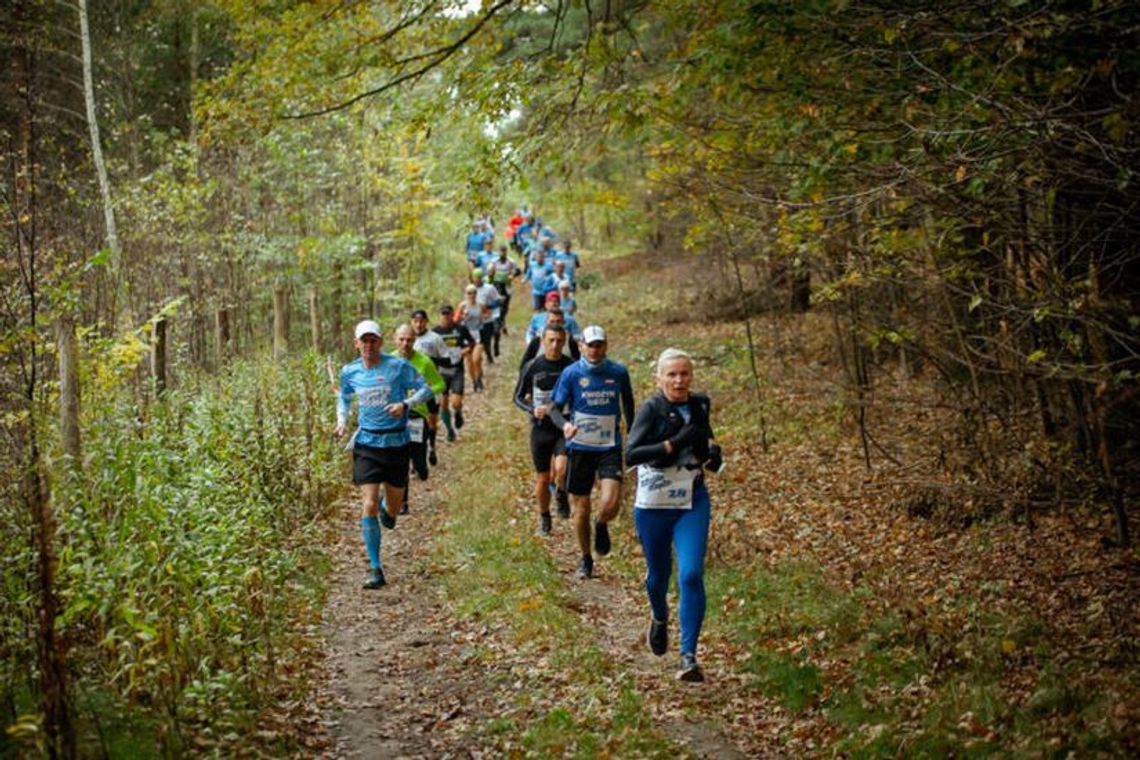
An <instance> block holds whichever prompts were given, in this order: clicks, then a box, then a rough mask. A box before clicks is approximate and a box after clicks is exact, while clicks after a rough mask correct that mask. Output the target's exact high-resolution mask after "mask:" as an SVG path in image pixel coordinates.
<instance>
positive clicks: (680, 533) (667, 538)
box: [633, 482, 710, 655]
mask: <svg viewBox="0 0 1140 760" xmlns="http://www.w3.org/2000/svg"><path fill="white" fill-rule="evenodd" d="M709 511H710V505H709V492H708V489H707V488H705V484H704V483H703V482H702V483H699V484H698V485H697V487H696V489H695V490H694V493H693V508H692V509H634V510H633V524H634V525H635V526H636V527H637V535H638V537H639V538H640V539H641V548H642V550H643V551H644V552H645V564H646V573H645V590H646V592H647V593H648V594H649V606H650V608H651V609H652V610H653V618H654V619H655V620H660V621H665V620H668V619H669V605H668V604H667V602H666V601H665V595H666V593H667V592H668V590H669V576H670V575H672V573H673V556H672V554H673V551H672V550H673V547H674V546H676V548H677V584H678V586H679V587H680V594H681V654H691V655H696V653H697V638H698V637H699V636H700V635H701V624H702V623H703V622H704V620H705V551H706V549H708V545H709Z"/></svg>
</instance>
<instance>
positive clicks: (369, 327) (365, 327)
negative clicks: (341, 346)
mask: <svg viewBox="0 0 1140 760" xmlns="http://www.w3.org/2000/svg"><path fill="white" fill-rule="evenodd" d="M354 334H355V335H356V339H357V340H360V339H361V338H363V337H364V336H365V335H375V336H376V337H377V338H383V337H384V332H383V331H382V330H381V329H380V325H378V324H376V322H375V321H374V320H371V319H365V320H362V321H360V322H357V323H356V330H355V333H354Z"/></svg>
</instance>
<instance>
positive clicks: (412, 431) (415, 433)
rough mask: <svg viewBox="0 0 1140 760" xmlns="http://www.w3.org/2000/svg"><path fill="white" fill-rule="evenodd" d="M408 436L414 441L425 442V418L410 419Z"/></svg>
mask: <svg viewBox="0 0 1140 760" xmlns="http://www.w3.org/2000/svg"><path fill="white" fill-rule="evenodd" d="M408 437H409V438H411V440H412V443H423V442H424V418H423V417H412V418H411V419H410V420H408Z"/></svg>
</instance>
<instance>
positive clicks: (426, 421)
mask: <svg viewBox="0 0 1140 760" xmlns="http://www.w3.org/2000/svg"><path fill="white" fill-rule="evenodd" d="M394 336H395V338H396V353H397V355H399V357H400V358H401V359H403V360H404V361H406V362H408V364H411V365H412V366H413V367H415V368H416V371H417V372H419V373H420V376H421V377H423V379H424V381H425V382H427V384H428V387H429V388H431V391H432V394H433V396H434V397H433V398H432V400H431V401H429V402H428V403H426V404H417V405H415V406H413V407H412V408H411V411H410V414H409V415H408V455H409V457H410V459H411V460H412V469H413V470H415V473H416V475H417V476H418V477H419V479H420V480H427V477H428V441H429V434H428V433H429V430H430V428H431V425H432V422H431V418H432V416H433V410H432V407H433V406H434V407H435V411H436V412H438V410H439V402H438V401H436V400H435V399H436V398H438V397H440V396H442V395H443V392H444V390H446V388H447V384H446V383H444V382H443V378H442V377H441V376H440V374H439V370H437V369H436V368H435V362H433V361H432V360H431V357H430V356H428V355H427V354H424V353H421V352H419V351H417V350H416V349H415V341H416V334H415V331H413V330H412V327H411V325H400V326H399V327H397V328H396V332H395V333H394ZM437 419H438V418H437ZM410 487H411V485H410V484H409V485H408V486H405V487H404V506H403V507H401V509H400V514H402V515H406V514H408V489H409V488H410Z"/></svg>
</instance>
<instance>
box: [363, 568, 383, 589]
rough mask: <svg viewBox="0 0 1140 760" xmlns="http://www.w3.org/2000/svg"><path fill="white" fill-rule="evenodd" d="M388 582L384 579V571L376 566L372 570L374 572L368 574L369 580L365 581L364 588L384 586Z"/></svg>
mask: <svg viewBox="0 0 1140 760" xmlns="http://www.w3.org/2000/svg"><path fill="white" fill-rule="evenodd" d="M387 583H388V582H387V581H386V580H384V571H383V570H381V569H380V568H376V569H374V570H373V571H372V574H371V575H369V576H368V580H366V581H364V588H383V587H384V586H385V585H387Z"/></svg>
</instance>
